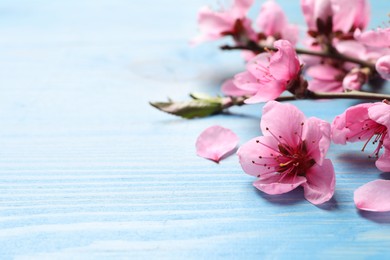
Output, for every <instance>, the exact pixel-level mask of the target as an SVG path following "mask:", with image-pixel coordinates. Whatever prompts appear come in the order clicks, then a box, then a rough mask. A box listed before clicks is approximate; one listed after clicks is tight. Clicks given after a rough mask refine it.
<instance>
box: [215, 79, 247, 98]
mask: <svg viewBox="0 0 390 260" xmlns="http://www.w3.org/2000/svg"><path fill="white" fill-rule="evenodd" d="M221 91H222V93H223V94H224V95H226V96H233V97H239V96H245V95H253V94H254V92H253V91H248V90H243V89H240V88H238V87H237V86H236V84H234V82H233V80H232V79H228V80H226V81H225V82H224V83H223V84H222V87H221Z"/></svg>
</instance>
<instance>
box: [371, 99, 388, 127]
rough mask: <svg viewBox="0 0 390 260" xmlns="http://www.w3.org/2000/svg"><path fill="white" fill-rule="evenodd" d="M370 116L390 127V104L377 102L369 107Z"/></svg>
mask: <svg viewBox="0 0 390 260" xmlns="http://www.w3.org/2000/svg"><path fill="white" fill-rule="evenodd" d="M368 117H369V118H370V119H372V120H374V121H375V122H377V123H378V124H381V125H384V126H386V127H387V128H388V129H390V105H388V104H386V103H383V102H376V103H374V104H373V105H372V106H370V107H369V108H368Z"/></svg>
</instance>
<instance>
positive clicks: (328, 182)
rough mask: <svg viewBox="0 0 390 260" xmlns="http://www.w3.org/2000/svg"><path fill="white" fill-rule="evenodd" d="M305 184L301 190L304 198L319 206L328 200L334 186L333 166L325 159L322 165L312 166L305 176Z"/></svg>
mask: <svg viewBox="0 0 390 260" xmlns="http://www.w3.org/2000/svg"><path fill="white" fill-rule="evenodd" d="M306 178H307V182H306V183H304V184H303V185H302V186H303V189H304V194H305V198H306V199H307V200H308V201H310V202H311V203H313V204H316V205H317V204H321V203H324V202H326V201H328V200H330V199H331V198H332V196H333V193H334V187H335V184H336V180H335V174H334V169H333V164H332V162H331V161H330V160H329V159H325V160H324V161H323V164H322V165H318V164H316V165H314V166H313V167H311V168H310V169H309V170H308V172H307V174H306Z"/></svg>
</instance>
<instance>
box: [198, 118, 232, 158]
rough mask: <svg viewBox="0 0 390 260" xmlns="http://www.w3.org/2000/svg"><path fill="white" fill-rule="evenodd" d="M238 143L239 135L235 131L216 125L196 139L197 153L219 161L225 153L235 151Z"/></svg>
mask: <svg viewBox="0 0 390 260" xmlns="http://www.w3.org/2000/svg"><path fill="white" fill-rule="evenodd" d="M237 144H238V137H237V135H236V134H235V133H233V132H232V131H231V130H230V129H227V128H224V127H222V126H218V125H215V126H211V127H209V128H207V129H206V130H204V131H203V132H202V133H201V134H200V135H199V137H198V139H197V140H196V153H197V154H198V155H199V156H201V157H203V158H206V159H210V160H213V161H215V162H219V161H220V160H221V158H222V157H223V156H224V155H226V154H228V153H229V152H231V151H233V150H234V149H235V148H236V147H237Z"/></svg>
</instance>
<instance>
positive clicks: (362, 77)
mask: <svg viewBox="0 0 390 260" xmlns="http://www.w3.org/2000/svg"><path fill="white" fill-rule="evenodd" d="M366 81H367V75H366V74H365V73H363V72H362V71H360V70H356V71H351V72H350V73H348V74H347V75H346V76H345V77H344V79H343V88H344V89H348V90H360V89H361V88H362V86H363V85H364V84H365V83H366Z"/></svg>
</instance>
